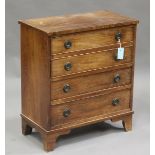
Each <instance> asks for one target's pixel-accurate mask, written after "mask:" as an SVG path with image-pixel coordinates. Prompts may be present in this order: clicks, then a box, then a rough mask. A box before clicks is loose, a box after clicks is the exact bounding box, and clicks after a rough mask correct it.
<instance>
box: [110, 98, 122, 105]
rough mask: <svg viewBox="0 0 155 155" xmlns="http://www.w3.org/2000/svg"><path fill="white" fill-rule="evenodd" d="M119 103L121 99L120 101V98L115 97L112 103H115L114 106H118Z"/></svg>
mask: <svg viewBox="0 0 155 155" xmlns="http://www.w3.org/2000/svg"><path fill="white" fill-rule="evenodd" d="M119 103H120V101H119V99H118V98H114V99H113V100H112V105H113V106H117V105H118V104H119Z"/></svg>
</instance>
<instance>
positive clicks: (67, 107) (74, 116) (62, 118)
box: [51, 89, 131, 126]
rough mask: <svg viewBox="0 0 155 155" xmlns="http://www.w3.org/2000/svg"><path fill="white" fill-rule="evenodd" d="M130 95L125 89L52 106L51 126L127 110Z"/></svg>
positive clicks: (128, 90)
mask: <svg viewBox="0 0 155 155" xmlns="http://www.w3.org/2000/svg"><path fill="white" fill-rule="evenodd" d="M130 95H131V94H130V89H125V90H119V91H117V92H111V93H109V92H108V94H106V93H105V94H102V95H99V96H95V97H90V98H87V99H82V100H77V101H74V102H70V103H65V104H60V105H53V106H52V108H51V124H52V126H57V125H60V124H65V123H72V122H74V121H78V120H81V119H86V118H90V117H94V116H98V115H106V114H111V113H115V112H118V111H123V110H129V103H130Z"/></svg>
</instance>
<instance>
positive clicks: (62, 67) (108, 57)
mask: <svg viewBox="0 0 155 155" xmlns="http://www.w3.org/2000/svg"><path fill="white" fill-rule="evenodd" d="M116 53H117V48H115V49H110V50H103V51H97V52H92V53H87V54H84V55H75V56H70V57H65V58H61V59H54V60H53V61H51V69H52V70H51V71H52V76H53V77H57V76H65V75H70V74H77V73H81V72H86V71H91V70H96V69H102V68H107V67H112V66H115V65H116V66H117V65H121V64H125V63H129V62H131V61H132V46H131V47H125V58H124V59H123V60H119V61H118V60H116V59H115V56H116Z"/></svg>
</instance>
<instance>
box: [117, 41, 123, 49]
mask: <svg viewBox="0 0 155 155" xmlns="http://www.w3.org/2000/svg"><path fill="white" fill-rule="evenodd" d="M117 42H118V44H119V48H121V47H122V44H121V39H118V41H117Z"/></svg>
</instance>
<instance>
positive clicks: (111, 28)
mask: <svg viewBox="0 0 155 155" xmlns="http://www.w3.org/2000/svg"><path fill="white" fill-rule="evenodd" d="M19 23H20V26H21V84H22V113H21V117H22V132H23V134H24V135H27V134H31V132H32V128H35V129H36V130H37V131H38V132H40V134H41V136H42V140H43V144H44V149H45V150H46V151H49V150H52V149H53V148H54V145H55V142H56V139H57V137H58V136H60V135H63V134H68V133H69V132H70V131H71V129H73V128H77V127H80V126H84V125H88V124H93V123H96V122H102V121H104V120H109V119H110V120H112V121H119V120H122V122H123V126H124V129H125V131H129V130H131V128H132V114H133V110H132V97H133V79H134V62H135V45H136V26H137V23H138V21H137V20H135V19H131V18H129V17H125V16H122V15H119V14H116V13H112V12H109V11H98V12H94V13H85V14H77V15H67V16H60V17H47V18H40V19H29V20H21V21H19Z"/></svg>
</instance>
